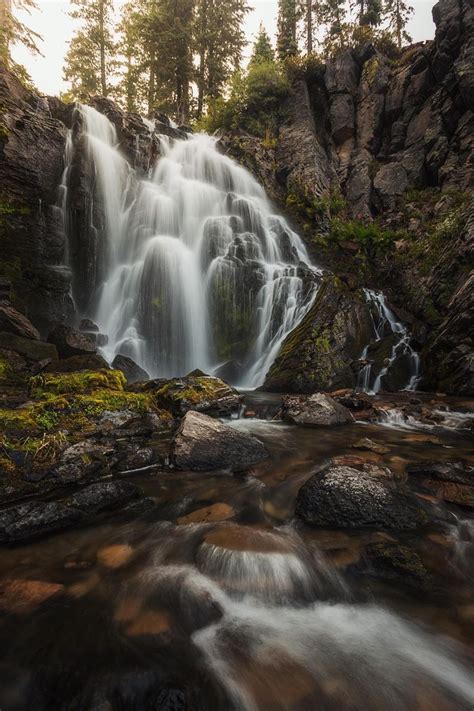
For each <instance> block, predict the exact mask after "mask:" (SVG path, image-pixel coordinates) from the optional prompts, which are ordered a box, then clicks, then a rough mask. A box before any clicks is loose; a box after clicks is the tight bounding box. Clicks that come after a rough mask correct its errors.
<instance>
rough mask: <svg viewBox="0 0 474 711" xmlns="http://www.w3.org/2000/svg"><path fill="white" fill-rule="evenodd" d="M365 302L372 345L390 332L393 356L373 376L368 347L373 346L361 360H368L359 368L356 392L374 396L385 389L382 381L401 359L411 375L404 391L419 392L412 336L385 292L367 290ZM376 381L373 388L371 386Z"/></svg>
mask: <svg viewBox="0 0 474 711" xmlns="http://www.w3.org/2000/svg"><path fill="white" fill-rule="evenodd" d="M364 295H365V299H366V301H367V304H368V306H369V309H370V314H371V318H372V325H373V329H374V334H375V338H374V340H373V342H372V343H377V342H379V341H381V340H382V339H383V338H384V337H385V335H386V333H387V332H389V333H390V334H391V335H393V336H395V340H394V343H393V345H392V349H391V354H390V356H389V358H388V359H387V360H388V362H387V363H386V364H385V365H384V366H383V367H382V368H381V369H380V370H379V372H378V373H377V374H376V375H375V378H374V374H373V364H372V363H371V362H370V359H369V360H368V358H369V348H370V345H371V344H368V345H366V346H365V347H364V349H363V351H362V353H361V356H360V360H362V361H368V362H366V364H365V365H364V366H363V367H362V368H361V369H360V371H359V374H358V378H357V389H358V390H361V391H362V392H367V393H370V394H372V395H374V394H376V393H378V392H379V390H380V388H381V387H382V381H383V378H384V377H385V376H386V375H387V374H388V372H389V371H390V368H392V366H393V365H394V364H395V362H396V361H397V359H398V358H400V357H402V356H405V357H406V358H407V359H408V361H409V376H408V379H407V382H406V384H405V387H404V388H403V390H416V387H417V385H418V382H419V380H420V356H419V355H418V353H417V352H416V351H415V350H414V349H413V347H412V346H411V343H410V341H411V338H412V337H411V333H410V332H409V331H408V329H407V328H406V326H405V325H404V324H402V323H401V322H400V321H398V320H397V318H396V316H395V314H394V313H393V311H391V310H390V309H389V307H388V306H387V303H386V300H385V296H384V294H383V293H382V292H377V291H373V290H372V289H364ZM371 381H373V385H372V387H371V386H370V384H371Z"/></svg>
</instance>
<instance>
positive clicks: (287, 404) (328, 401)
mask: <svg viewBox="0 0 474 711" xmlns="http://www.w3.org/2000/svg"><path fill="white" fill-rule="evenodd" d="M282 414H283V417H284V419H285V420H287V421H288V422H291V423H293V424H295V425H305V426H308V427H330V426H332V425H345V424H348V423H349V422H353V417H352V414H351V413H350V411H349V410H348V409H347V408H346V407H344V406H343V405H341V404H340V403H338V402H337V401H336V400H334V399H333V398H332V397H330V396H329V395H325V394H324V393H315V394H314V395H310V396H309V397H307V396H304V395H303V396H301V395H300V396H297V395H296V396H295V395H287V396H286V397H284V398H283V407H282Z"/></svg>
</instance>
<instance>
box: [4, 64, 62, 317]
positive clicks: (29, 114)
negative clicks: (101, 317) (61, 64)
mask: <svg viewBox="0 0 474 711" xmlns="http://www.w3.org/2000/svg"><path fill="white" fill-rule="evenodd" d="M0 107H1V108H0V127H1V130H0V185H1V197H0V200H1V203H2V218H1V221H0V252H1V254H2V257H1V263H0V276H2V277H6V278H8V279H9V280H10V281H11V286H12V293H11V298H12V303H13V305H15V306H19V307H21V310H22V311H24V312H25V313H26V314H27V316H28V317H29V318H30V319H32V320H33V322H34V323H35V325H36V326H39V327H40V329H41V330H43V329H47V328H48V326H49V325H50V324H51V323H52V322H53V321H61V320H66V319H68V318H71V317H72V312H73V307H72V302H71V299H70V296H69V284H70V275H69V274H68V273H67V272H65V271H62V272H61V270H59V271H58V270H57V269H56V267H54V266H53V265H57V264H61V263H63V262H64V260H63V257H64V251H65V234H64V225H63V219H62V213H61V211H60V210H59V209H58V207H57V200H58V194H57V189H58V185H59V182H60V178H61V174H62V171H63V168H64V159H63V154H64V148H65V142H66V133H67V129H66V126H65V125H64V124H63V123H62V121H60V120H58V119H55V118H53V116H52V115H51V111H50V108H49V105H48V103H47V102H46V101H45V100H44V99H42V98H40V97H38V96H35V95H34V94H32V93H30V92H29V91H27V90H26V89H25V88H24V87H23V86H22V85H21V84H20V82H19V81H18V80H17V79H16V78H15V77H13V76H12V75H11V74H9V73H8V72H7V71H6V70H5V68H4V67H0Z"/></svg>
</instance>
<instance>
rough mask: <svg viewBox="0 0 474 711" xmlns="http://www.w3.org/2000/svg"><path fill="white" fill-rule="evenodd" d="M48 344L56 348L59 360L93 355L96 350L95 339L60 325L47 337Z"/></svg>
mask: <svg viewBox="0 0 474 711" xmlns="http://www.w3.org/2000/svg"><path fill="white" fill-rule="evenodd" d="M48 343H53V344H54V345H55V346H56V348H57V350H58V353H59V356H60V357H61V358H72V357H74V356H83V355H90V354H95V352H96V350H97V345H96V339H95V338H93V337H92V336H90V335H89V334H87V333H83V332H81V331H76V329H75V328H72V327H71V326H65V325H62V324H60V325H58V326H56V327H55V328H54V329H53V330H52V331H51V333H50V334H49V335H48Z"/></svg>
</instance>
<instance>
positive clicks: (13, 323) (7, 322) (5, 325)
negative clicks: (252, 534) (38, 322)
mask: <svg viewBox="0 0 474 711" xmlns="http://www.w3.org/2000/svg"><path fill="white" fill-rule="evenodd" d="M0 331H6V332H7V333H14V334H15V335H16V336H22V337H23V338H32V339H33V340H35V341H39V340H40V338H41V336H40V334H39V331H38V330H37V329H36V328H35V327H34V326H33V324H32V323H31V321H30V320H29V319H28V318H27V317H26V316H24V315H23V314H21V313H20V312H19V311H17V310H16V309H14V308H13V306H10V305H9V304H2V303H0Z"/></svg>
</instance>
